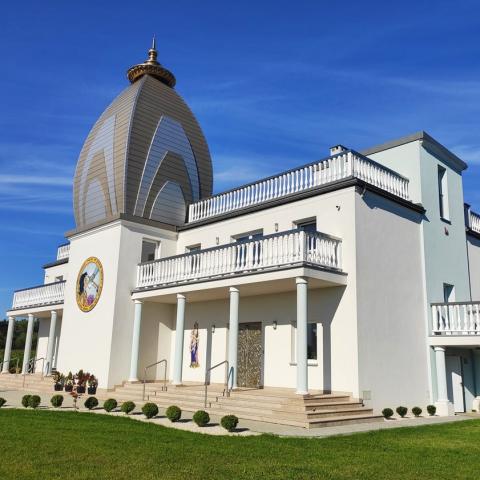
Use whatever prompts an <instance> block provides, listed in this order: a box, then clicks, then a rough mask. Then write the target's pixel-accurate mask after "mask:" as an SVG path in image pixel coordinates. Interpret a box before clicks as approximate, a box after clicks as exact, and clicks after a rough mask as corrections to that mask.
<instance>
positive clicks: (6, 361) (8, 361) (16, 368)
mask: <svg viewBox="0 0 480 480" xmlns="http://www.w3.org/2000/svg"><path fill="white" fill-rule="evenodd" d="M14 360H16V361H17V363H16V365H15V375H17V373H18V362H19V361H20V357H13V358H11V359H10V360H3V361H2V363H1V366H2V368H0V372H1V371H2V370H3V366H4V365H5V364H6V363H8V369H9V370H10V363H12V362H13V361H14Z"/></svg>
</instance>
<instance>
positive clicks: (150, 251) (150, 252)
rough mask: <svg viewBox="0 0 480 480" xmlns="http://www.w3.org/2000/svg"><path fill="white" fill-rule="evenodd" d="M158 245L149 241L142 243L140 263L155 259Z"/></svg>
mask: <svg viewBox="0 0 480 480" xmlns="http://www.w3.org/2000/svg"><path fill="white" fill-rule="evenodd" d="M157 250H158V243H157V242H153V241H151V240H143V241H142V259H141V262H142V263H143V262H151V261H152V260H155V259H156V258H157Z"/></svg>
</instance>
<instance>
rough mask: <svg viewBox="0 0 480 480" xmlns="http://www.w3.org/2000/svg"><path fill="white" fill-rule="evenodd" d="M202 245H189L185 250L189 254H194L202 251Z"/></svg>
mask: <svg viewBox="0 0 480 480" xmlns="http://www.w3.org/2000/svg"><path fill="white" fill-rule="evenodd" d="M201 248H202V245H201V244H200V243H197V244H196V245H189V246H188V247H185V250H186V251H187V253H193V252H198V251H199V250H201Z"/></svg>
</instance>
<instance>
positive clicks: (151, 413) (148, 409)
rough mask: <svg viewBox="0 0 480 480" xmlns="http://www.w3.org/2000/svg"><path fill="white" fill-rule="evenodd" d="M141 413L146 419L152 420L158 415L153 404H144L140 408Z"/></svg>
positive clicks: (156, 408)
mask: <svg viewBox="0 0 480 480" xmlns="http://www.w3.org/2000/svg"><path fill="white" fill-rule="evenodd" d="M142 412H143V414H144V415H145V416H146V417H147V418H153V417H155V416H157V415H158V407H157V405H156V404H155V403H146V404H145V405H144V406H143V407H142Z"/></svg>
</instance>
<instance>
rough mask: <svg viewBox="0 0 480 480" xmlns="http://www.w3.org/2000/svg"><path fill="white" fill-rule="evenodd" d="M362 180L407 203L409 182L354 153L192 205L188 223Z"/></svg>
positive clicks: (189, 210) (349, 152)
mask: <svg viewBox="0 0 480 480" xmlns="http://www.w3.org/2000/svg"><path fill="white" fill-rule="evenodd" d="M352 177H355V178H359V179H361V180H363V181H365V182H367V183H369V184H371V185H374V186H376V187H378V188H381V189H382V190H385V191H387V192H390V193H393V194H394V195H397V196H398V197H401V198H403V199H404V200H408V199H409V194H408V183H409V181H408V179H407V178H405V177H402V176H401V175H399V174H398V173H396V172H394V171H393V170H390V169H389V168H387V167H384V166H383V165H380V164H379V163H377V162H375V161H373V160H371V159H369V158H367V157H365V156H363V155H361V154H359V153H357V152H354V151H351V150H349V151H345V152H342V153H339V154H337V155H333V156H331V157H329V158H327V159H325V160H322V161H320V162H317V163H313V164H310V165H306V166H304V167H300V168H297V169H294V170H290V171H288V172H285V173H282V174H280V175H276V176H273V177H270V178H267V179H265V180H260V181H258V182H255V183H252V184H249V185H245V186H244V187H240V188H237V189H234V190H230V191H228V192H225V193H220V194H218V195H214V196H212V197H209V198H206V199H204V200H200V201H199V202H196V203H192V204H191V205H189V208H188V221H189V222H195V221H199V220H203V219H206V218H210V217H214V216H216V215H222V214H224V213H228V212H231V211H234V210H238V209H242V208H246V207H249V206H252V205H257V204H260V203H264V202H268V201H270V200H275V199H278V198H282V197H285V196H287V195H290V194H293V193H297V192H301V191H303V190H308V189H309V188H313V187H318V186H320V185H325V184H328V183H330V182H334V181H337V180H341V179H345V178H352Z"/></svg>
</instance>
